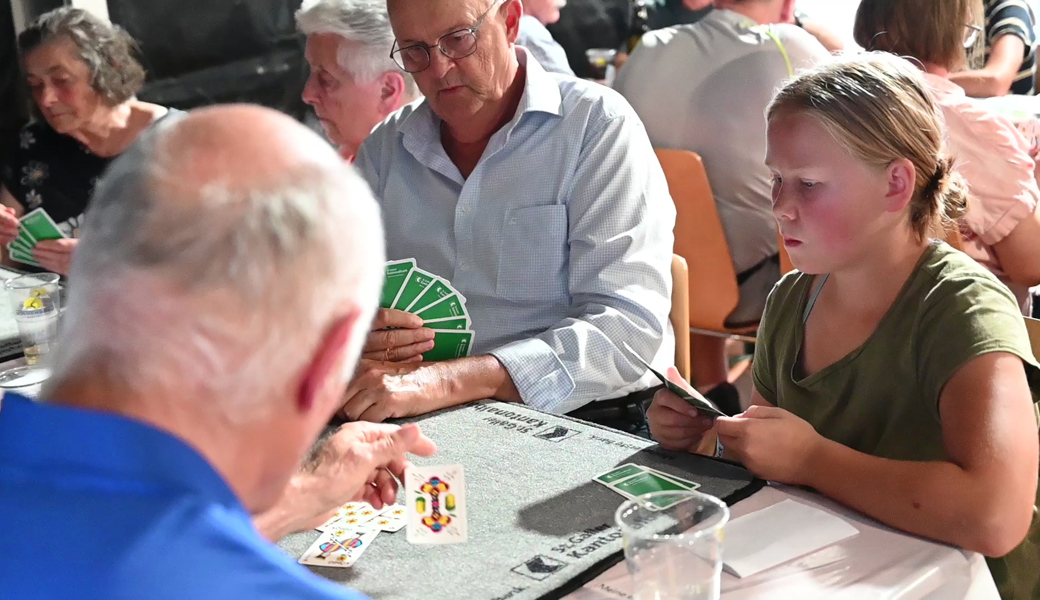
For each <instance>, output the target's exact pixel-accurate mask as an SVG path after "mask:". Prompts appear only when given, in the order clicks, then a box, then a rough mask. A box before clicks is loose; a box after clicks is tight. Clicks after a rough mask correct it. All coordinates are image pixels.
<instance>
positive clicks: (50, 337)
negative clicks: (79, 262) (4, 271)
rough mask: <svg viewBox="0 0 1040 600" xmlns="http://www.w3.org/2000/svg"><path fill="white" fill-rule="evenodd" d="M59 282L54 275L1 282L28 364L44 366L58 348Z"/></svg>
mask: <svg viewBox="0 0 1040 600" xmlns="http://www.w3.org/2000/svg"><path fill="white" fill-rule="evenodd" d="M59 279H60V277H59V276H58V275H56V274H54V273H31V274H28V275H22V276H20V277H15V278H13V279H8V280H7V281H5V282H4V288H5V289H6V290H7V295H8V298H9V300H10V302H11V305H12V307H13V308H14V318H15V322H16V323H17V324H18V335H19V337H21V339H22V349H23V351H24V352H25V363H26V364H27V365H30V366H40V365H43V364H46V363H47V362H48V360H49V358H50V355H51V354H52V353H53V351H54V349H55V347H56V345H57V341H58V320H59V317H60V314H61V300H60V296H59V293H60V292H59V285H58V281H59Z"/></svg>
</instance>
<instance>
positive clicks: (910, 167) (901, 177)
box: [885, 158, 917, 212]
mask: <svg viewBox="0 0 1040 600" xmlns="http://www.w3.org/2000/svg"><path fill="white" fill-rule="evenodd" d="M885 181H886V183H887V185H888V192H887V193H886V194H885V199H887V200H888V207H887V208H886V209H885V210H886V212H899V211H901V210H903V209H904V208H905V207H906V205H907V204H910V200H911V199H913V197H914V183H915V182H916V181H917V170H916V169H914V163H912V162H910V160H909V159H906V158H897V159H896V160H893V161H892V162H890V163H888V166H887V167H885Z"/></svg>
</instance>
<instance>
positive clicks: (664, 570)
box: [615, 491, 729, 600]
mask: <svg viewBox="0 0 1040 600" xmlns="http://www.w3.org/2000/svg"><path fill="white" fill-rule="evenodd" d="M615 519H616V521H617V523H618V526H619V527H620V528H621V534H622V543H623V545H624V549H625V563H626V564H627V566H628V571H629V574H630V575H631V576H632V582H633V588H634V590H635V592H634V594H633V597H634V598H635V600H718V598H719V591H720V585H721V579H722V530H723V527H725V525H726V522H727V521H729V508H728V507H727V506H726V505H725V503H723V502H722V501H721V500H719V499H718V498H715V497H714V496H709V495H707V494H701V493H699V492H688V491H683V492H654V493H652V494H645V495H643V496H639V497H638V498H636V499H635V500H630V501H628V502H625V503H624V504H622V505H621V506H620V507H619V508H618V510H617V513H616V515H615Z"/></svg>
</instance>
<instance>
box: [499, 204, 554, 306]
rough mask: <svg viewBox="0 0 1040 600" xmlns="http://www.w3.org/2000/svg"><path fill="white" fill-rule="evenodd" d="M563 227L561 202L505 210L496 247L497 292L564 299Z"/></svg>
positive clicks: (548, 300)
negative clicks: (499, 238)
mask: <svg viewBox="0 0 1040 600" xmlns="http://www.w3.org/2000/svg"><path fill="white" fill-rule="evenodd" d="M567 231H568V229H567V207H566V206H564V205H561V204H554V205H552V206H529V207H525V208H514V209H510V210H508V211H507V212H506V215H505V221H504V223H503V224H502V238H501V240H500V242H499V244H500V245H499V249H498V280H497V290H496V291H497V292H498V295H499V296H501V297H503V298H506V299H507V300H512V301H514V302H544V303H552V304H556V303H565V302H567V301H568V294H567V263H568V246H567Z"/></svg>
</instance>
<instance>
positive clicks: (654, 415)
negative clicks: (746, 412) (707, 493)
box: [646, 367, 712, 452]
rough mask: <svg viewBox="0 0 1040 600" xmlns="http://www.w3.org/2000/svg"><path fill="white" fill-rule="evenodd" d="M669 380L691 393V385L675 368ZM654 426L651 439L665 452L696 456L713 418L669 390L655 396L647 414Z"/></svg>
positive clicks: (670, 372) (670, 369) (651, 429)
mask: <svg viewBox="0 0 1040 600" xmlns="http://www.w3.org/2000/svg"><path fill="white" fill-rule="evenodd" d="M668 379H669V381H671V382H672V383H675V384H677V385H679V386H681V387H683V388H685V389H687V390H689V389H690V384H688V383H686V382H685V381H683V379H682V377H680V376H679V371H678V370H677V369H676V368H675V367H669V368H668ZM646 418H647V421H649V424H650V435H651V436H653V438H654V439H655V440H657V442H658V443H659V444H661V447H662V448H667V449H669V450H685V451H687V452H696V451H697V447H698V446H699V445H700V443H701V440H702V439H703V438H704V434H705V433H707V432H708V431H709V430H711V427H712V418H711V417H709V416H707V415H702V414H701V413H700V411H698V410H697V409H696V408H693V407H692V406H690V405H689V404H687V403H686V401H685V400H683V399H682V398H680V397H679V396H676V395H675V394H673V393H672V392H670V391H668V390H667V389H662V390H659V391H658V392H657V393H656V394H654V401H653V402H652V403H651V404H650V408H648V409H647V410H646Z"/></svg>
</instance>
